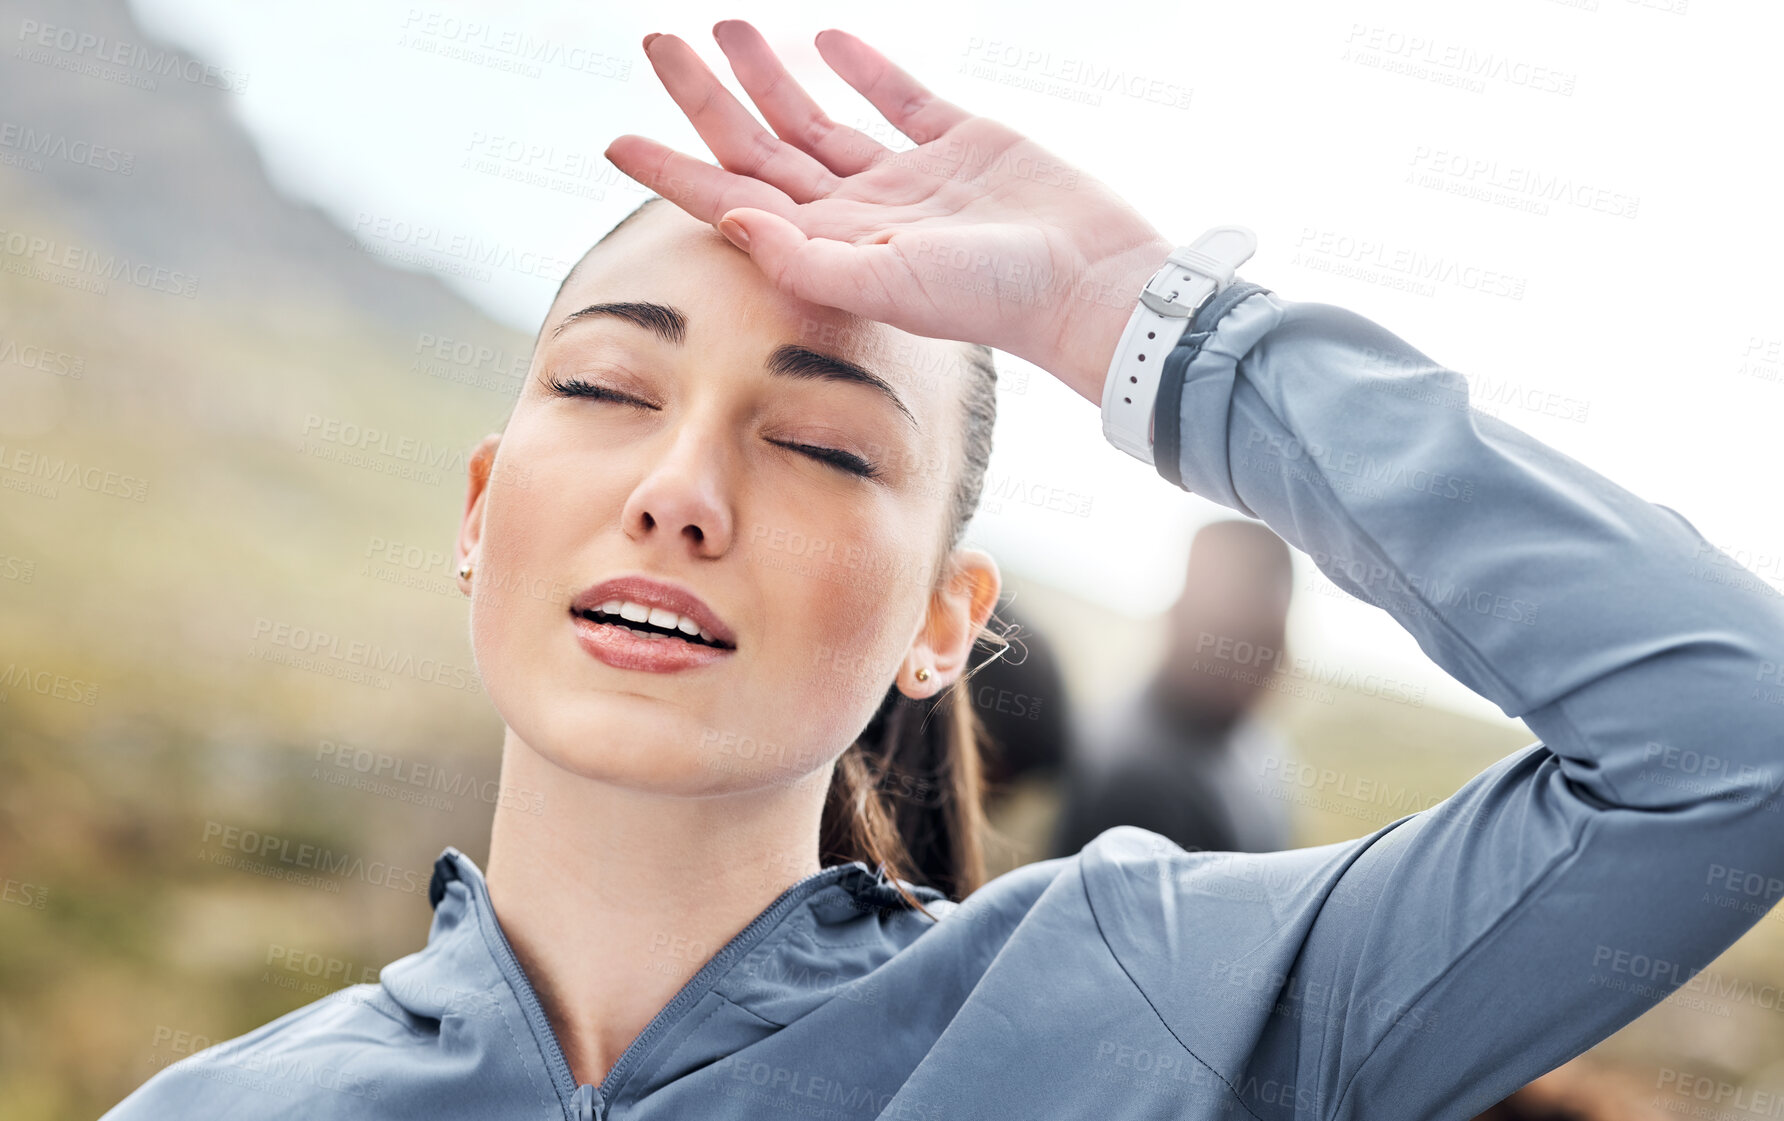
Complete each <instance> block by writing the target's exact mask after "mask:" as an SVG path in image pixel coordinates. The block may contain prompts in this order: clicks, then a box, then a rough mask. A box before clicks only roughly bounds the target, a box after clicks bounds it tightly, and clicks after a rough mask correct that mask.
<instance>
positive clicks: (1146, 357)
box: [1102, 226, 1257, 463]
mask: <svg viewBox="0 0 1784 1121" xmlns="http://www.w3.org/2000/svg"><path fill="white" fill-rule="evenodd" d="M1256 250H1257V235H1256V234H1254V233H1252V232H1251V231H1250V230H1249V229H1247V228H1246V227H1244V226H1215V227H1214V228H1212V229H1210V230H1208V231H1206V232H1205V233H1203V234H1202V236H1200V237H1198V238H1197V239H1196V240H1195V241H1194V242H1192V243H1191V244H1189V245H1183V246H1178V247H1177V248H1176V249H1174V250H1172V251H1171V255H1170V256H1169V257H1167V258H1165V262H1164V264H1163V265H1161V266H1160V267H1159V269H1158V271H1156V272H1155V273H1153V275H1152V279H1151V280H1149V281H1147V283H1146V287H1145V288H1144V289H1142V290H1141V292H1140V298H1139V302H1138V303H1137V304H1136V305H1135V307H1134V310H1133V313H1132V314H1131V315H1129V316H1128V321H1127V327H1126V329H1125V330H1123V331H1122V334H1121V341H1120V342H1119V344H1118V345H1117V346H1116V348H1115V356H1114V359H1113V360H1112V361H1111V362H1110V364H1109V372H1108V374H1107V375H1106V376H1105V377H1104V379H1103V404H1102V417H1103V435H1104V437H1105V438H1106V439H1108V441H1109V442H1110V443H1112V444H1114V445H1115V446H1116V447H1118V448H1120V449H1121V450H1122V451H1124V452H1127V453H1128V454H1129V455H1131V456H1133V457H1134V458H1135V459H1138V460H1140V461H1142V462H1144V463H1152V462H1153V439H1154V430H1153V426H1154V403H1155V401H1156V399H1157V396H1158V387H1159V379H1160V378H1161V377H1162V376H1163V373H1164V360H1165V358H1166V357H1167V356H1168V355H1169V354H1170V353H1171V351H1172V350H1173V348H1175V346H1176V345H1177V341H1178V340H1179V339H1180V338H1182V336H1183V332H1184V330H1185V329H1186V328H1187V327H1188V325H1189V322H1190V319H1191V317H1192V316H1194V315H1195V313H1196V311H1197V309H1199V308H1200V307H1201V306H1202V305H1203V304H1204V303H1206V302H1207V301H1208V299H1209V298H1210V297H1212V296H1213V295H1214V294H1215V293H1216V292H1218V291H1220V290H1221V289H1222V288H1224V287H1226V286H1227V285H1228V284H1230V283H1231V282H1232V279H1233V272H1234V270H1236V269H1237V268H1238V267H1239V266H1240V265H1241V264H1243V263H1244V262H1245V261H1246V260H1248V259H1250V257H1251V255H1252V253H1254V252H1255V251H1256Z"/></svg>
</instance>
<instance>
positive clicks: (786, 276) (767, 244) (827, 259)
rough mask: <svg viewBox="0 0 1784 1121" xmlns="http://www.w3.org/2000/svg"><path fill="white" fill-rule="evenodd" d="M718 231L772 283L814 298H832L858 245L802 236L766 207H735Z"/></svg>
mask: <svg viewBox="0 0 1784 1121" xmlns="http://www.w3.org/2000/svg"><path fill="white" fill-rule="evenodd" d="M718 228H719V232H720V233H722V234H724V235H725V236H726V237H727V238H729V239H730V241H731V244H733V245H735V246H737V247H738V248H739V249H741V250H743V251H744V252H746V253H748V254H749V255H750V259H751V260H753V261H754V262H755V263H756V267H757V268H759V269H761V270H762V274H763V275H764V276H766V277H767V278H768V279H769V281H770V282H772V283H773V284H774V286H775V287H776V288H779V289H780V290H781V291H783V292H786V293H789V294H791V295H793V296H797V297H799V298H800V299H802V300H809V301H811V302H814V303H821V304H829V303H833V302H834V301H835V299H836V296H837V292H838V290H839V289H841V290H844V291H846V290H848V287H847V286H846V285H842V284H839V281H841V280H842V278H843V276H844V275H845V274H846V273H847V272H848V271H849V269H850V266H851V264H852V263H853V259H854V255H856V254H858V253H859V252H860V250H859V249H858V248H857V247H855V246H852V245H849V244H848V243H847V242H841V241H830V240H828V239H825V238H808V237H806V236H805V233H804V232H803V231H802V230H800V228H799V227H798V226H795V225H794V224H793V223H791V222H789V221H787V220H786V219H785V218H782V217H781V216H780V215H778V214H772V213H770V212H768V211H766V210H758V209H756V208H755V207H752V206H740V207H735V208H733V209H731V210H727V211H726V212H725V213H724V215H723V216H721V217H720V218H719V227H718Z"/></svg>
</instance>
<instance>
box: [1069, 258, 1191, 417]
mask: <svg viewBox="0 0 1784 1121" xmlns="http://www.w3.org/2000/svg"><path fill="white" fill-rule="evenodd" d="M1175 248H1176V245H1175V243H1173V242H1171V241H1169V240H1167V239H1166V238H1164V237H1162V236H1160V237H1156V238H1153V239H1151V240H1149V241H1147V242H1146V243H1144V244H1142V245H1138V246H1135V247H1134V248H1133V249H1130V250H1128V251H1127V252H1125V253H1123V254H1121V255H1120V256H1119V257H1115V258H1111V259H1109V260H1108V261H1106V262H1104V263H1103V264H1101V265H1100V266H1098V267H1097V268H1095V269H1093V270H1091V275H1090V277H1089V278H1088V282H1087V283H1085V284H1080V285H1075V286H1074V287H1073V290H1072V292H1071V293H1070V294H1069V295H1068V297H1067V300H1068V305H1069V313H1068V314H1066V315H1062V316H1060V325H1061V329H1060V332H1059V334H1058V336H1057V345H1056V347H1055V350H1054V354H1055V356H1056V357H1054V358H1053V359H1052V360H1051V361H1050V362H1045V363H1038V365H1041V366H1042V367H1043V368H1044V369H1046V370H1047V372H1049V373H1051V374H1052V375H1054V376H1055V377H1057V378H1058V379H1059V380H1060V381H1062V382H1064V383H1065V384H1066V385H1068V386H1070V387H1071V388H1072V389H1074V390H1076V391H1077V393H1078V395H1079V396H1081V397H1083V398H1084V399H1085V400H1087V401H1089V402H1090V403H1091V404H1093V405H1098V406H1100V405H1101V404H1102V401H1103V383H1104V382H1106V381H1107V380H1108V376H1109V366H1110V364H1111V363H1112V362H1113V361H1114V360H1115V350H1116V348H1117V347H1118V346H1119V345H1120V344H1121V335H1122V332H1124V331H1125V330H1126V329H1127V321H1128V319H1129V317H1131V316H1132V315H1133V311H1134V307H1135V306H1136V305H1137V304H1138V303H1139V302H1140V293H1141V292H1142V291H1143V290H1144V289H1145V287H1146V282H1147V281H1149V280H1151V279H1152V276H1153V274H1154V273H1156V272H1158V270H1159V267H1160V266H1161V265H1163V264H1164V263H1165V259H1166V258H1167V257H1169V256H1170V255H1171V252H1172V250H1174V249H1175Z"/></svg>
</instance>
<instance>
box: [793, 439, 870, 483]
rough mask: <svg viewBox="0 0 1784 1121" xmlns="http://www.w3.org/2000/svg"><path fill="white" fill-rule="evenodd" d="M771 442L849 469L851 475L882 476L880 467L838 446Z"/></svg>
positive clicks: (821, 461)
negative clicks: (826, 446)
mask: <svg viewBox="0 0 1784 1121" xmlns="http://www.w3.org/2000/svg"><path fill="white" fill-rule="evenodd" d="M769 442H770V443H774V444H779V445H780V446H781V447H783V448H791V449H793V450H794V451H796V452H800V453H802V454H804V455H808V456H810V457H811V458H813V459H815V460H817V461H819V462H820V463H828V464H831V465H832V466H835V467H838V468H841V469H842V470H844V471H847V472H848V473H849V474H851V475H859V476H861V477H862V478H863V479H877V478H879V477H880V469H879V468H878V467H875V466H874V465H873V464H871V463H869V462H867V461H866V460H865V459H862V458H861V457H860V456H858V455H851V454H850V453H848V452H845V451H839V450H838V449H836V448H820V447H814V446H813V445H811V444H789V443H785V442H783V441H780V440H771V441H769Z"/></svg>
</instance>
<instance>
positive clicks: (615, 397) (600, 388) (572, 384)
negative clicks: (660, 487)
mask: <svg viewBox="0 0 1784 1121" xmlns="http://www.w3.org/2000/svg"><path fill="white" fill-rule="evenodd" d="M545 384H546V385H547V386H548V387H550V389H551V391H552V393H554V394H556V395H557V396H559V397H586V398H589V399H591V400H596V401H613V402H616V403H618V404H622V405H631V406H633V407H634V408H640V409H656V408H657V406H656V405H652V404H651V403H649V402H648V401H643V400H640V399H639V398H637V397H633V396H631V395H629V394H625V393H620V392H617V391H615V390H612V389H608V388H607V387H606V386H604V385H595V384H593V383H591V382H587V381H584V380H582V379H581V378H569V379H567V380H565V379H560V378H559V377H558V376H557V375H556V374H550V375H547V377H546V378H545ZM769 443H771V444H774V445H776V446H778V447H783V448H788V449H791V450H793V451H796V452H799V453H800V454H802V455H805V456H808V457H810V458H811V459H815V460H817V461H818V462H820V463H827V464H829V465H831V466H832V467H835V468H837V469H838V470H840V471H846V472H848V473H849V474H851V475H856V476H859V477H860V478H863V479H877V478H879V477H880V474H881V472H880V469H879V468H878V467H876V466H874V465H873V464H871V463H869V462H868V461H867V460H865V459H862V458H861V457H860V456H858V455H854V454H852V453H850V452H845V451H842V450H841V449H839V448H820V447H816V446H814V445H811V444H795V443H791V442H788V441H785V440H770V441H769Z"/></svg>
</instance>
